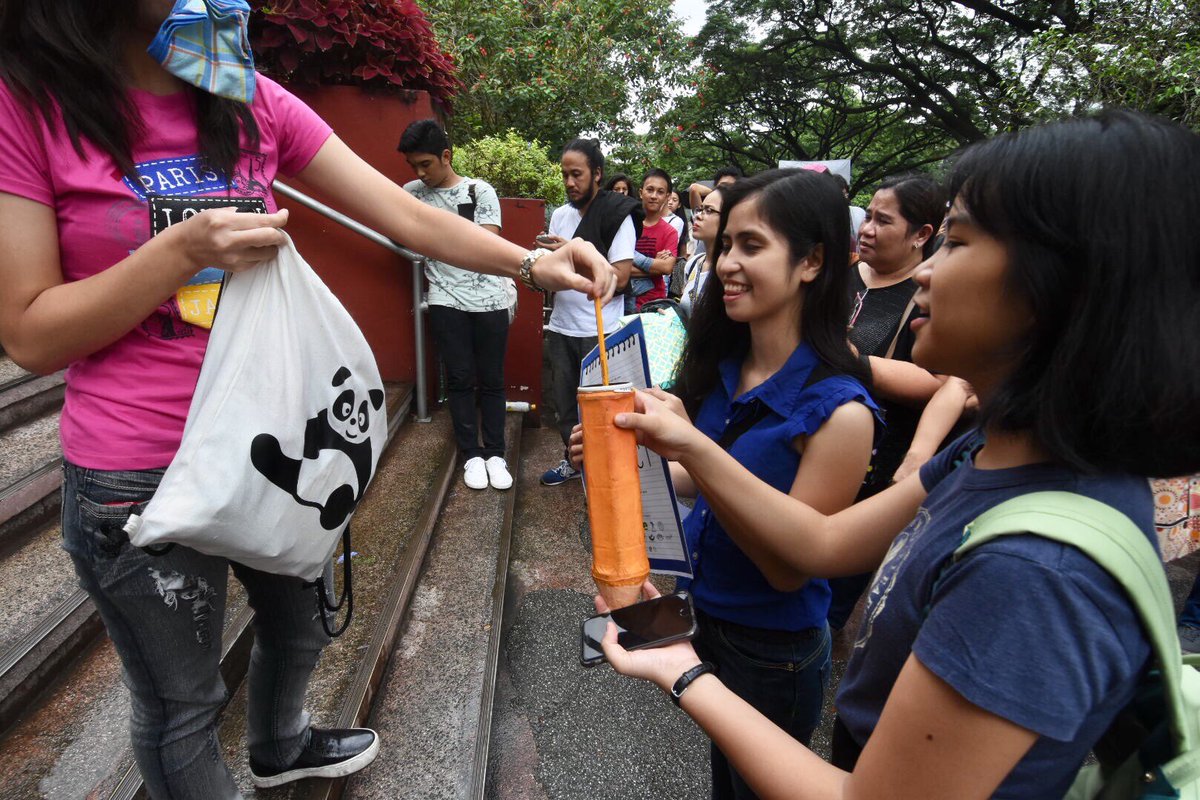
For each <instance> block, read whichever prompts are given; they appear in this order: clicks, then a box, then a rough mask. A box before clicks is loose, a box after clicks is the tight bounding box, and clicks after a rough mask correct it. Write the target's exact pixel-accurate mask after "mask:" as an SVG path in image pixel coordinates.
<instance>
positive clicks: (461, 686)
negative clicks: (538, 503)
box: [346, 414, 521, 800]
mask: <svg viewBox="0 0 1200 800" xmlns="http://www.w3.org/2000/svg"><path fill="white" fill-rule="evenodd" d="M520 426H521V418H520V416H518V415H515V414H514V415H510V416H509V420H508V425H507V429H506V435H507V438H508V442H509V452H508V455H507V459H508V462H509V464H510V466H511V467H512V469H513V470H514V471H515V470H516V468H517V465H518V464H519V462H520V452H519V448H520V441H521V440H520ZM515 492H516V489H515V488H514V489H510V490H508V491H504V492H501V491H496V490H493V489H484V490H473V489H469V488H467V487H466V486H465V485H464V484H463V483H462V478H461V470H456V473H455V476H454V480H453V485H452V488H451V492H450V494H449V495H448V496H447V499H446V504H445V507H444V508H443V509H442V511H441V514H440V516H439V518H438V522H437V529H436V531H435V532H434V543H433V546H432V547H431V548H430V552H429V555H428V557H427V561H426V566H425V571H424V573H423V574H422V575H421V580H420V583H419V584H418V587H417V592H416V595H415V596H414V597H413V602H412V608H411V612H410V615H409V618H408V621H407V623H406V625H405V628H404V633H403V638H402V639H401V641H400V644H399V647H398V648H397V651H396V653H395V655H394V657H393V659H392V664H391V666H390V667H389V669H388V673H387V676H386V677H385V679H384V683H383V687H382V688H381V690H380V693H379V697H378V698H377V701H376V704H375V707H374V709H373V710H372V713H371V718H370V721H369V724H370V725H371V726H372V727H374V728H375V729H376V730H378V731H379V734H380V737H381V749H380V754H379V757H378V758H377V759H376V761H375V763H374V764H373V765H372V766H370V767H368V768H367V769H365V770H363V771H362V772H360V773H358V774H356V775H354V776H353V777H351V779H350V781H349V783H348V785H347V789H346V796H347V797H350V798H354V799H355V800H371V799H373V798H388V799H389V800H391V799H392V798H395V799H396V800H405V799H407V798H412V799H413V800H415V799H416V798H422V800H435V799H438V798H474V797H479V798H482V793H483V785H484V777H485V776H484V773H485V767H486V763H487V750H488V744H489V743H488V737H489V735H490V731H491V725H490V719H491V711H492V697H493V688H494V684H495V668H496V661H497V657H498V654H499V629H500V626H501V614H502V611H503V593H504V586H505V576H506V573H507V565H508V551H509V548H508V542H509V539H510V533H511V521H512V508H513V504H514V500H515Z"/></svg>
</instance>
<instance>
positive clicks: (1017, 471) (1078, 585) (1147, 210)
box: [604, 113, 1200, 800]
mask: <svg viewBox="0 0 1200 800" xmlns="http://www.w3.org/2000/svg"><path fill="white" fill-rule="evenodd" d="M950 189H951V196H952V197H954V202H953V205H952V207H951V210H950V214H949V217H948V224H947V231H946V242H945V244H944V245H943V247H942V248H941V249H940V250H939V251H938V252H937V253H936V254H935V255H934V256H933V257H932V258H931V259H930V260H929V262H927V264H926V265H925V266H924V267H922V268H921V269H920V270H919V271H918V273H917V282H918V284H919V287H920V288H919V289H918V292H917V296H916V299H917V305H918V307H919V308H920V309H921V317H920V318H919V319H917V320H916V321H914V323H913V329H914V331H915V333H916V343H915V346H914V348H913V357H914V360H915V361H916V362H917V363H918V364H920V365H922V366H924V367H926V368H927V369H930V370H934V371H936V372H940V373H945V374H952V375H957V376H960V377H962V378H964V379H966V380H968V381H970V383H971V384H972V385H973V386H974V387H975V388H976V390H977V391H978V395H979V398H980V401H981V412H980V419H981V430H982V435H980V436H977V437H975V438H973V439H961V440H959V441H958V442H956V443H955V444H953V445H952V446H951V447H950V448H949V449H948V450H946V451H945V452H943V453H942V454H941V455H939V456H938V457H936V458H935V459H934V460H933V461H931V462H930V463H929V464H928V465H926V467H925V468H924V469H922V470H921V472H920V474H919V475H912V476H910V477H908V478H906V479H904V480H903V481H901V482H900V483H898V484H896V485H895V486H893V487H891V488H889V489H887V490H886V491H884V492H882V493H881V494H879V495H877V496H875V497H872V498H870V499H869V500H866V501H864V502H862V503H859V504H857V505H855V506H852V507H851V508H849V509H847V510H845V511H843V512H841V513H838V514H836V515H833V516H825V515H823V514H821V513H819V512H818V511H817V510H814V509H813V508H811V507H809V506H806V505H805V504H804V503H802V502H800V501H798V500H797V499H795V498H794V497H789V496H787V495H786V494H784V493H782V492H777V491H772V490H770V489H769V488H768V487H765V486H764V485H763V484H762V482H761V481H758V480H756V479H755V478H754V477H753V476H751V475H749V474H748V473H747V472H746V471H745V470H744V469H743V468H742V467H741V466H740V465H738V464H737V462H736V461H735V460H734V459H732V458H730V457H729V456H728V455H727V454H726V453H724V452H723V451H722V450H721V449H720V448H719V447H716V446H715V443H713V442H712V441H711V439H709V438H708V437H706V436H703V435H702V434H701V433H699V432H698V431H696V430H695V429H694V428H692V426H691V425H689V424H687V423H686V422H685V421H684V420H683V419H681V418H680V417H679V416H678V415H676V414H673V413H671V409H669V408H667V407H666V406H664V404H662V403H661V402H659V401H658V400H657V399H656V398H654V397H650V396H646V395H642V396H641V397H640V398H639V403H640V408H641V411H642V413H638V414H628V415H623V416H621V417H618V418H617V424H618V425H622V426H625V427H630V428H634V429H637V430H638V431H639V432H640V434H641V436H642V438H643V440H644V441H645V442H646V443H647V444H648V445H649V446H651V447H653V448H654V449H655V450H657V451H658V452H660V453H662V454H663V455H665V456H667V457H669V458H671V459H674V460H678V461H679V462H680V463H682V464H683V465H684V466H685V467H686V468H687V470H688V472H689V474H690V475H691V476H692V477H693V478H694V479H695V480H696V482H697V484H698V485H700V486H701V487H702V489H703V491H704V492H705V493H706V496H708V497H709V501H710V502H711V503H712V505H713V507H714V508H717V509H719V511H718V513H719V515H720V516H721V519H722V521H723V522H724V524H726V525H727V526H745V525H751V524H753V525H755V526H756V529H757V530H758V532H759V536H760V537H763V538H765V539H767V540H768V541H770V540H774V541H777V542H781V543H782V542H785V541H787V542H791V543H792V544H791V546H790V548H788V547H782V546H781V547H778V548H776V552H778V553H783V554H784V555H783V558H782V560H783V561H784V562H785V565H786V567H787V568H790V569H794V570H797V571H800V572H803V573H806V574H810V575H827V576H833V575H844V574H848V573H853V572H855V571H861V570H864V569H868V568H878V569H877V572H876V575H875V579H874V582H873V585H872V587H871V590H870V596H869V600H870V602H869V606H868V609H867V614H866V617H865V619H864V621H863V625H862V628H861V630H860V631H859V633H858V637H857V640H856V642H855V650H854V654H853V656H852V658H851V661H850V664H849V666H848V668H847V672H846V676H845V678H844V680H843V683H842V686H841V691H840V693H839V695H838V698H837V703H836V705H837V709H838V713H839V721H838V726H837V734H836V735H835V739H836V741H835V759H834V760H835V762H836V764H837V766H834V765H830V764H826V763H825V762H823V761H822V760H821V759H820V758H818V757H817V756H815V755H814V754H813V753H811V752H810V751H808V750H807V749H806V748H805V747H803V746H802V745H800V744H799V743H797V742H796V741H795V740H794V739H792V738H790V737H788V736H786V735H784V734H783V733H782V732H781V731H780V730H778V729H777V728H776V727H775V726H774V725H772V724H771V723H770V722H769V721H768V720H767V719H766V718H765V717H763V716H762V715H760V714H758V713H756V712H755V711H754V710H753V709H752V708H750V707H749V706H747V705H746V704H745V703H743V702H742V701H741V700H740V699H739V698H738V697H737V696H736V695H734V694H733V693H731V692H730V691H728V690H727V689H726V688H725V687H724V686H722V684H721V682H720V680H719V679H718V678H717V677H714V676H712V675H710V674H700V675H699V676H698V677H695V678H694V680H692V681H691V682H690V684H689V687H688V688H686V689H685V690H684V691H683V693H682V695H681V703H682V706H683V708H684V709H685V710H686V711H687V712H688V713H689V714H691V715H692V716H693V717H694V718H695V719H696V720H697V722H699V723H700V725H701V726H702V727H704V729H705V730H706V731H707V732H708V733H709V735H710V736H711V737H712V738H713V741H714V743H715V744H716V745H717V746H718V747H720V748H721V750H722V752H724V753H725V754H726V756H727V757H728V758H729V760H730V761H731V763H732V764H733V765H734V767H735V768H736V769H737V770H738V771H739V773H741V775H742V776H743V777H744V778H745V779H746V780H747V782H748V783H749V784H750V785H751V786H752V787H753V788H754V789H755V791H757V792H758V793H759V794H760V795H763V796H769V797H804V798H841V797H849V798H877V797H887V798H921V799H922V800H927V798H955V800H957V799H958V798H971V797H1005V798H1031V797H1059V796H1062V794H1063V792H1064V791H1065V790H1066V788H1067V787H1068V786H1069V785H1070V782H1071V780H1072V777H1073V775H1074V773H1075V772H1076V770H1077V769H1078V768H1079V766H1080V764H1081V762H1082V761H1083V759H1084V758H1085V756H1086V754H1087V752H1088V750H1089V749H1090V748H1091V747H1092V746H1093V745H1094V744H1095V743H1096V741H1097V740H1098V739H1099V737H1100V736H1101V735H1102V734H1103V732H1104V731H1105V730H1106V729H1107V727H1108V725H1109V724H1110V722H1111V721H1112V720H1113V718H1114V717H1115V715H1116V714H1117V712H1118V711H1119V710H1120V709H1121V708H1122V707H1123V706H1124V705H1125V704H1126V703H1127V702H1128V701H1129V699H1130V698H1131V696H1132V694H1133V691H1134V688H1135V686H1136V684H1137V682H1138V680H1139V678H1140V677H1141V675H1142V674H1143V672H1144V670H1145V668H1146V665H1147V661H1148V658H1149V652H1150V651H1149V647H1148V644H1147V642H1146V640H1145V638H1144V635H1143V633H1142V630H1141V628H1140V626H1139V624H1138V621H1137V617H1136V613H1135V611H1134V609H1133V608H1132V607H1131V606H1130V603H1129V601H1128V599H1127V598H1126V597H1125V595H1124V594H1123V593H1122V592H1121V591H1120V590H1119V589H1118V588H1117V586H1116V585H1115V584H1114V583H1113V581H1112V580H1110V579H1109V577H1108V575H1107V573H1106V572H1104V570H1102V569H1101V568H1100V567H1099V566H1097V565H1096V564H1094V563H1093V562H1092V561H1091V560H1090V559H1088V558H1087V557H1085V556H1083V554H1082V553H1080V552H1079V551H1076V550H1074V549H1072V548H1070V547H1065V546H1062V545H1058V544H1055V543H1053V542H1051V541H1048V540H1043V539H1040V538H1037V537H1033V536H1010V537H1004V538H1002V539H1000V540H997V541H994V542H991V543H988V544H984V545H982V546H980V547H979V548H977V549H976V550H974V551H973V552H972V553H971V555H969V556H968V557H966V558H964V559H962V560H961V561H959V562H957V563H954V564H950V563H949V555H950V553H951V552H952V551H953V550H954V548H955V547H956V546H957V545H958V543H959V542H960V540H961V536H962V530H963V526H964V525H965V524H967V523H968V522H970V521H971V520H973V519H975V518H976V517H977V516H979V515H980V514H981V513H983V512H984V511H986V510H987V509H989V508H992V507H994V506H995V505H997V504H998V503H1001V502H1003V501H1004V500H1006V499H1008V498H1010V497H1013V496H1016V495H1021V494H1026V493H1029V492H1034V491H1040V490H1044V489H1057V490H1065V491H1071V492H1076V493H1079V494H1082V495H1086V496H1089V497H1091V498H1094V499H1096V500H1099V501H1101V502H1104V503H1107V504H1109V505H1111V506H1113V507H1114V508H1116V509H1118V510H1120V511H1122V512H1123V513H1125V514H1126V515H1127V516H1128V517H1129V518H1130V519H1132V520H1133V521H1134V522H1135V523H1136V524H1137V525H1138V526H1139V527H1140V528H1142V530H1143V531H1144V532H1145V534H1146V536H1147V538H1149V539H1150V540H1151V541H1154V533H1153V524H1152V518H1151V510H1152V506H1151V498H1150V495H1149V491H1148V488H1147V485H1146V481H1145V480H1144V479H1143V477H1144V476H1149V475H1182V474H1187V473H1190V472H1194V471H1195V470H1196V469H1197V468H1200V415H1197V414H1195V413H1190V414H1181V413H1180V409H1195V408H1197V407H1198V405H1200V376H1198V373H1197V372H1196V370H1195V367H1194V365H1195V364H1196V363H1197V362H1198V361H1200V316H1198V315H1196V314H1195V313H1194V310H1195V307H1196V304H1197V301H1200V240H1197V238H1196V237H1195V236H1194V234H1193V233H1192V226H1191V225H1190V224H1189V223H1190V216H1191V214H1193V213H1194V209H1196V208H1197V207H1200V137H1197V136H1196V134H1194V133H1192V132H1190V131H1188V130H1186V129H1184V128H1183V127H1181V126H1178V125H1174V124H1172V123H1168V122H1165V121H1161V120H1155V119H1150V118H1147V117H1143V116H1139V115H1136V114H1131V113H1105V114H1102V115H1100V116H1097V117H1093V118H1087V119H1077V120H1072V121H1068V122H1063V123H1060V124H1056V125H1050V126H1046V127H1040V128H1033V129H1030V130H1026V131H1022V132H1019V133H1014V134H1008V135H1005V136H1001V137H997V138H995V139H992V140H990V141H987V142H984V143H981V144H978V145H975V146H973V147H972V148H970V149H969V150H968V151H967V152H966V153H965V154H963V155H962V156H961V157H960V158H959V160H958V161H957V163H956V164H955V165H954V167H953V170H952V175H951V181H950ZM1168 320H1169V321H1170V324H1167V322H1166V321H1168ZM604 647H605V652H606V654H607V656H608V659H609V661H610V662H612V664H613V666H614V667H615V668H616V669H617V670H618V671H620V672H623V673H626V674H629V675H634V676H637V677H642V678H647V679H650V680H653V681H655V682H656V683H657V684H658V685H659V686H661V687H663V688H665V689H670V688H671V687H672V686H674V685H675V684H676V682H677V681H678V680H679V679H680V678H681V676H682V675H684V673H686V672H688V671H689V670H691V669H692V668H693V667H695V666H696V665H697V664H698V663H699V659H698V658H697V657H696V654H695V652H694V651H693V650H692V648H691V646H690V645H688V644H678V645H673V646H671V647H668V648H662V649H657V650H645V651H639V652H636V653H627V652H625V651H623V650H622V649H621V648H620V647H619V646H618V645H617V644H616V636H615V630H610V631H609V632H608V636H607V637H606V640H605V645H604Z"/></svg>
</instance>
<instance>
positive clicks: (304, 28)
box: [250, 0, 461, 110]
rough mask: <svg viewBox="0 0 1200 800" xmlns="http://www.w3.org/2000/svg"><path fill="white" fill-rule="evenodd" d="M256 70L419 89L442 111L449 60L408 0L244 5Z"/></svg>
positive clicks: (308, 80)
mask: <svg viewBox="0 0 1200 800" xmlns="http://www.w3.org/2000/svg"><path fill="white" fill-rule="evenodd" d="M251 6H252V8H253V9H254V10H255V12H257V13H255V14H253V15H252V16H251V25H250V39H251V44H252V46H253V48H254V56H255V59H256V64H257V66H258V67H259V68H260V69H262V70H263V71H264V72H266V73H267V74H269V75H272V76H273V77H278V78H282V79H285V80H287V81H288V82H290V83H292V84H294V85H302V86H322V85H329V84H336V85H342V84H349V85H355V86H367V87H371V88H373V89H382V90H390V91H393V92H404V91H411V90H417V89H424V90H425V91H427V92H429V95H430V97H431V98H432V100H433V102H434V103H435V104H436V105H438V106H439V107H441V108H442V109H446V110H448V109H449V105H450V100H451V98H452V97H453V96H454V93H455V92H456V91H458V89H459V88H460V87H461V82H460V81H459V79H458V77H457V75H456V68H455V64H454V60H453V59H452V58H451V57H450V56H449V55H447V54H446V53H445V52H444V51H443V50H442V49H441V47H439V46H438V43H437V41H436V39H435V38H434V35H433V29H432V28H431V27H430V25H429V22H428V20H426V19H425V15H424V13H422V11H421V9H420V8H418V7H417V5H416V3H414V2H413V0H251Z"/></svg>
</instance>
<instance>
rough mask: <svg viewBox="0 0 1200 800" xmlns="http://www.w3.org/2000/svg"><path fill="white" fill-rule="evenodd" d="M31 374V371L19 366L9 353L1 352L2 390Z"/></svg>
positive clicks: (0, 384) (0, 387) (0, 378)
mask: <svg viewBox="0 0 1200 800" xmlns="http://www.w3.org/2000/svg"><path fill="white" fill-rule="evenodd" d="M29 374H30V373H29V370H27V369H25V368H23V367H19V366H17V364H16V362H14V361H13V360H12V358H11V357H10V356H9V355H8V353H4V352H0V389H2V388H3V387H4V386H6V385H7V384H10V383H12V382H13V381H15V380H19V379H21V378H24V377H25V376H27V375H29Z"/></svg>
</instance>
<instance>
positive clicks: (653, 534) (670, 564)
mask: <svg viewBox="0 0 1200 800" xmlns="http://www.w3.org/2000/svg"><path fill="white" fill-rule="evenodd" d="M604 345H605V350H606V352H607V353H608V378H609V381H611V382H612V383H632V384H633V385H634V386H635V387H637V388H638V389H646V388H649V386H650V359H649V357H648V356H647V353H646V342H645V334H644V332H643V330H642V322H641V320H640V319H638V318H636V317H635V318H634V319H632V320H630V321H628V322H626V323H625V324H624V325H623V326H622V327H621V328H619V329H618V330H617V331H615V332H614V333H612V334H611V335H607V336H605V337H604ZM581 374H582V379H581V381H580V382H581V384H582V385H584V386H598V385H600V384H601V383H603V376H602V375H601V374H600V349H599V347H593V348H592V351H591V352H590V353H588V354H587V355H586V356H585V357H584V359H583V368H582V370H581ZM637 450H638V477H639V478H640V479H641V483H642V520H643V525H644V527H645V530H646V553H647V555H649V556H650V571H651V572H655V573H658V574H660V575H680V576H682V577H685V578H690V577H692V560H691V558H690V557H689V554H688V551H687V543H686V541H685V540H684V538H683V523H682V521H681V520H680V516H679V505H678V503H676V501H675V489H674V487H673V486H672V485H671V473H670V469H669V466H668V464H667V460H666V459H665V458H663V457H662V456H660V455H658V454H657V453H655V452H653V451H651V450H648V449H646V448H645V447H642V446H641V445H638V449H637Z"/></svg>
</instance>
